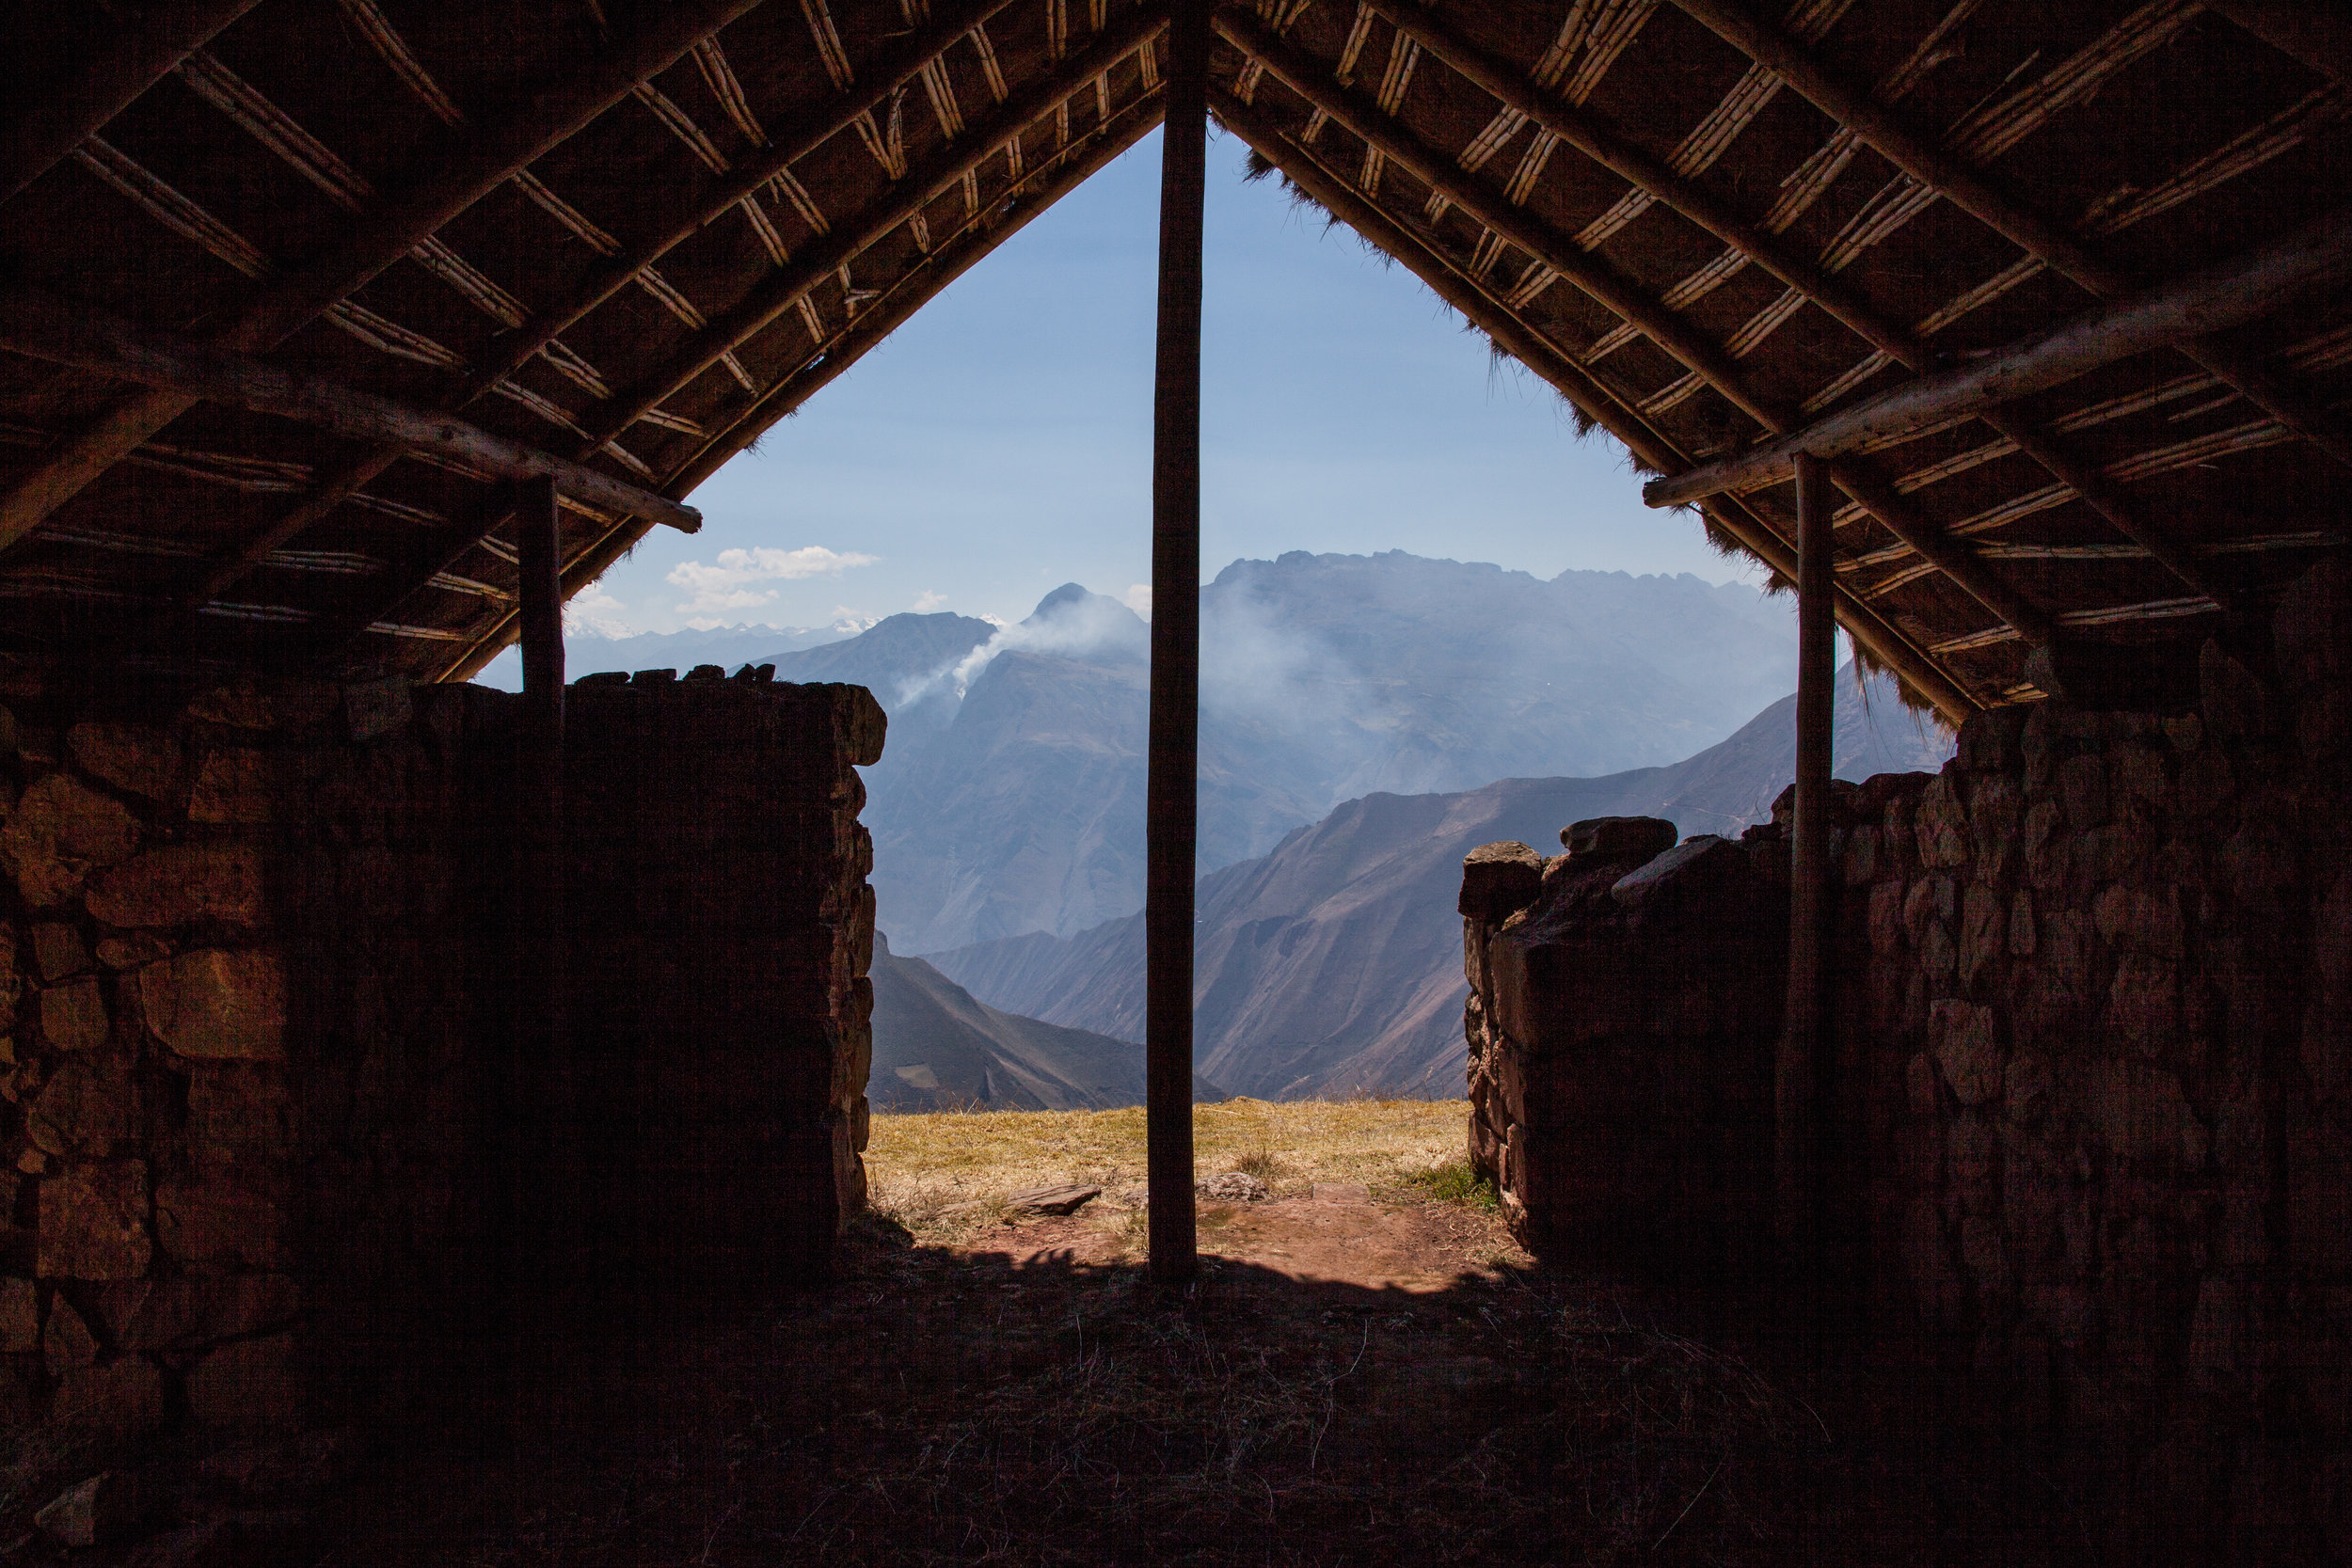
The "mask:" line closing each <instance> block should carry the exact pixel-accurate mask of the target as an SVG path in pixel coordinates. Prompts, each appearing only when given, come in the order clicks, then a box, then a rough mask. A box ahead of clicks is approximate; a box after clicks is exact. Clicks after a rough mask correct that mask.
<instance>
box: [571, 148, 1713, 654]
mask: <svg viewBox="0 0 2352 1568" xmlns="http://www.w3.org/2000/svg"><path fill="white" fill-rule="evenodd" d="M1243 157H1244V150H1243V148H1242V145H1241V143H1240V142H1239V141H1237V140H1235V139H1233V138H1232V137H1218V138H1216V139H1214V140H1213V141H1212V142H1211V144H1210V149H1209V175H1210V179H1209V211H1208V252H1207V268H1208V285H1207V297H1206V303H1205V312H1206V318H1205V322H1204V326H1203V340H1204V348H1203V360H1204V363H1203V388H1202V404H1203V422H1202V446H1203V460H1202V461H1203V475H1202V490H1203V494H1202V526H1201V533H1202V543H1201V559H1202V565H1203V570H1204V573H1205V574H1206V575H1209V576H1214V575H1215V574H1216V571H1217V570H1218V569H1219V568H1220V567H1222V566H1223V565H1224V564H1225V563H1226V562H1230V561H1232V560H1234V559H1235V558H1237V557H1241V556H1260V557H1267V556H1274V555H1279V554H1280V553H1281V552H1283V551H1285V550H1294V549H1305V550H1316V551H1327V550H1328V551H1350V552H1370V551H1374V550H1385V549H1404V550H1409V551H1411V552H1413V553H1415V554H1419V555H1428V556H1440V557H1451V558H1453V559H1455V560H1462V561H1490V562H1497V563H1499V564H1501V565H1503V566H1506V567H1515V568H1518V569H1522V570H1526V571H1530V572H1534V573H1536V574H1538V575H1539V576H1543V577H1550V576H1553V575H1554V574H1556V573H1558V572H1560V571H1562V570H1564V569H1566V568H1568V567H1581V568H1595V569H1602V570H1613V571H1615V570H1622V571H1629V572H1637V573H1639V572H1694V573H1696V574H1698V575H1699V576H1701V577H1703V578H1707V579H1708V580H1709V581H1723V580H1725V579H1727V578H1734V577H1743V578H1745V577H1749V574H1747V573H1744V572H1742V571H1741V570H1740V567H1739V566H1738V565H1737V563H1735V562H1728V561H1725V560H1724V559H1723V558H1721V557H1720V556H1717V555H1715V554H1714V553H1713V552H1712V551H1711V550H1709V549H1708V547H1707V546H1706V544H1705V542H1704V541H1703V540H1702V539H1701V537H1700V533H1699V527H1698V524H1697V523H1696V521H1694V520H1693V519H1692V518H1690V517H1687V516H1681V515H1668V514H1660V513H1653V512H1649V511H1646V510H1645V508H1644V507H1643V506H1642V504H1641V498H1640V495H1639V484H1638V482H1637V481H1636V479H1635V477H1634V475H1633V473H1632V471H1631V470H1630V468H1629V467H1628V466H1627V464H1626V461H1625V456H1624V453H1623V452H1622V451H1621V450H1620V449H1618V448H1617V447H1616V446H1615V444H1614V443H1613V442H1611V441H1609V440H1608V439H1607V438H1606V437H1599V436H1596V437H1592V438H1589V439H1583V440H1580V439H1578V437H1577V436H1576V435H1575V432H1574V429H1573V427H1572V426H1571V425H1570V424H1569V422H1568V420H1567V416H1566V411H1565V409H1564V408H1563V407H1562V406H1561V405H1560V404H1559V403H1558V402H1557V400H1556V399H1555V398H1554V396H1553V395H1552V393H1551V391H1550V389H1549V388H1547V387H1545V386H1543V385H1542V384H1541V383H1538V382H1536V381H1534V379H1533V378H1532V377H1529V376H1527V375H1526V374H1525V373H1524V372H1519V371H1518V370H1516V369H1515V368H1513V367H1508V366H1502V367H1498V366H1496V365H1494V364H1493V363H1492V362H1491V361H1490V360H1489V358H1488V356H1487V353H1486V344H1485V341H1483V340H1482V339H1479V338H1477V337H1474V336H1472V335H1470V334H1469V333H1467V332H1465V331H1464V330H1463V329H1462V325H1461V323H1460V321H1459V320H1458V319H1457V318H1455V317H1454V315H1453V314H1452V312H1450V311H1449V310H1447V309H1445V308H1444V307H1443V306H1442V305H1441V304H1439V303H1438V299H1437V298H1436V296H1435V295H1433V294H1431V293H1429V292H1428V291H1427V290H1426V289H1424V288H1423V287H1422V285H1421V284H1420V283H1419V281H1417V280H1416V279H1415V278H1413V277H1411V275H1410V274H1408V273H1406V271H1405V270H1404V269H1403V268H1401V267H1398V268H1392V267H1388V266H1384V265H1383V264H1382V262H1381V261H1380V259H1379V258H1377V257H1376V256H1375V255H1373V254H1372V253H1371V252H1369V251H1367V250H1366V249H1365V248H1364V247H1363V246H1362V245H1359V243H1358V242H1357V240H1356V238H1355V237H1354V235H1353V234H1352V233H1350V232H1348V231H1347V230H1331V231H1329V232H1326V231H1325V229H1324V226H1323V223H1322V221H1321V219H1320V218H1319V217H1317V216H1315V215H1314V214H1311V213H1307V212H1301V211H1299V210H1296V209H1294V208H1293V207H1292V206H1291V205H1290V203H1289V201H1288V199H1287V198H1285V197H1284V195H1283V193H1282V192H1281V190H1280V189H1279V187H1278V186H1277V185H1276V184H1275V183H1274V182H1270V181H1269V182H1260V183H1257V184H1246V183H1244V182H1243V181H1242V180H1241V178H1240V171H1241V166H1242V160H1243ZM1158 200H1159V138H1158V135H1157V134H1156V133H1155V134H1153V135H1152V136H1151V137H1149V138H1148V139H1146V140H1145V141H1144V142H1143V143H1142V144H1140V145H1139V146H1137V147H1136V149H1135V150H1133V151H1131V152H1129V153H1128V154H1127V155H1126V156H1125V157H1123V158H1121V159H1120V161H1119V162H1118V163H1116V164H1114V165H1112V166H1110V167H1108V168H1106V169H1104V171H1103V172H1102V173H1101V174H1099V175H1097V176H1096V177H1095V178H1094V179H1093V180H1091V181H1090V182H1088V183H1087V184H1086V185H1085V186H1084V187H1082V188H1081V189H1079V190H1078V191H1077V192H1075V193H1073V195H1071V196H1070V197H1068V198H1064V200H1063V201H1062V202H1061V204H1060V205H1059V206H1057V208H1055V209H1054V210H1053V211H1052V212H1049V213H1047V214H1044V215H1042V216H1041V217H1040V218H1038V219H1037V220H1036V221H1035V222H1033V223H1032V224H1030V226H1029V227H1028V228H1027V229H1025V230H1023V231H1022V232H1021V233H1020V234H1018V235H1016V236H1015V237H1014V238H1013V239H1012V240H1011V241H1009V243H1008V244H1007V245H1005V246H1004V248H1002V249H1001V250H999V251H998V252H997V253H996V254H995V255H994V256H992V257H990V258H989V259H988V260H987V261H983V262H981V263H980V264H979V265H978V266H977V267H976V268H975V269H973V271H972V272H971V273H969V274H967V275H966V276H965V277H963V278H962V279H961V280H960V281H959V282H958V283H957V284H956V285H955V286H954V287H953V288H951V289H949V290H948V291H947V292H946V293H944V294H943V295H941V297H940V298H938V299H936V300H934V301H932V302H931V304H930V305H929V306H928V307H926V308H925V309H923V310H922V312H921V313H920V314H918V315H917V316H916V317H915V319H914V321H913V322H911V323H909V324H908V325H906V326H904V327H902V328H900V329H899V331H898V333H897V334H895V335H894V336H893V337H892V338H891V339H890V340H889V341H886V342H884V343H883V344H882V345H881V346H880V347H878V348H876V349H875V350H874V351H873V352H872V353H870V354H869V355H867V356H866V358H865V359H864V360H863V361H862V362H861V363H859V364H858V365H856V366H855V367H853V368H852V369H851V370H850V372H849V373H847V374H846V375H844V376H843V377H842V378H841V379H840V380H839V381H837V382H835V383H834V385H833V386H832V387H830V388H827V389H826V390H824V391H823V392H821V393H819V394H818V396H817V397H816V398H815V399H813V400H811V402H810V403H809V404H808V405H807V406H806V407H805V408H803V410H802V411H801V412H800V413H799V414H798V415H797V416H795V417H794V418H792V419H789V420H785V421H784V422H783V423H781V424H779V425H778V426H777V427H776V428H775V429H774V430H772V431H771V432H770V433H769V435H768V437H767V439H766V440H765V441H764V442H762V443H761V446H760V450H759V451H756V452H748V453H745V454H743V455H741V456H739V457H738V458H736V459H735V461H734V462H732V463H730V464H729V465H728V466H727V467H725V468H724V469H723V470H722V471H721V472H720V473H719V474H718V475H716V476H715V477H714V478H712V479H711V480H710V481H709V482H708V483H706V484H705V485H704V486H703V487H702V489H701V490H699V491H698V492H696V493H695V495H694V497H693V498H692V499H693V501H694V503H695V504H696V505H698V506H700V507H701V508H702V509H703V512H704V515H705V519H706V520H705V523H704V527H703V531H701V532H700V533H699V534H695V535H692V536H687V535H682V534H678V533H676V532H674V531H669V530H659V529H658V530H656V531H654V533H653V534H652V535H651V536H650V537H649V538H648V539H647V540H646V541H645V542H644V544H643V545H641V546H639V547H638V549H637V551H636V553H635V554H634V555H632V556H631V557H629V558H628V560H626V561H624V562H621V563H620V564H618V565H616V566H615V567H614V568H613V569H612V571H611V572H609V573H607V574H606V576H605V578H604V579H603V580H602V581H601V582H599V583H598V584H596V585H595V586H594V587H592V588H591V589H589V590H587V591H586V592H584V593H582V594H580V596H579V597H577V598H576V599H575V600H574V601H573V612H572V621H573V625H574V626H575V628H576V629H579V630H595V631H598V632H602V633H604V634H606V635H608V636H617V635H625V634H627V633H628V632H635V631H673V630H677V629H680V628H682V627H686V626H732V625H736V624H738V623H751V624H755V625H758V624H765V625H771V626H823V625H828V624H832V623H835V622H838V621H841V620H844V619H849V620H853V621H858V622H866V621H870V620H872V619H876V618H879V617H881V616H883V615H888V614H892V613H895V612H897V611H898V610H913V609H924V610H932V609H936V610H958V611H961V612H962V613H964V614H967V615H990V616H994V617H998V618H1001V619H1005V620H1018V619H1020V618H1021V617H1023V616H1025V615H1026V614H1027V613H1028V612H1029V610H1030V609H1031V608H1032V607H1033V606H1034V605H1035V604H1036V602H1037V600H1038V599H1039V598H1040V597H1041V596H1042V595H1043V594H1045V593H1046V592H1047V591H1048V590H1050V589H1052V588H1054V587H1055V586H1057V585H1058V584H1060V583H1062V582H1066V581H1072V580H1075V581H1078V582H1082V583H1084V584H1086V585H1087V586H1088V587H1089V588H1092V589H1094V590H1096V591H1097V592H1100V593H1105V594H1113V595H1117V596H1120V597H1125V598H1128V599H1130V601H1131V602H1136V601H1139V600H1141V599H1142V597H1143V594H1142V593H1141V589H1140V585H1142V584H1144V583H1145V582H1146V581H1147V579H1148V578H1149V576H1150V570H1149V567H1150V558H1151V557H1150V529H1151V497H1150V478H1151V417H1152V312H1153V288H1154V278H1155V255H1154V243H1155V236H1154V229H1155V226H1156V220H1157V214H1158ZM1751 580H1753V578H1751Z"/></svg>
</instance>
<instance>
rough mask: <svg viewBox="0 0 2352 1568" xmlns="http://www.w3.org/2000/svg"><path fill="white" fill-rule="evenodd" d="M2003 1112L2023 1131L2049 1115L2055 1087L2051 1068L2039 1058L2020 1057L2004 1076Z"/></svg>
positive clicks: (2011, 1062)
mask: <svg viewBox="0 0 2352 1568" xmlns="http://www.w3.org/2000/svg"><path fill="white" fill-rule="evenodd" d="M2001 1082H2002V1109H2003V1111H2004V1112H2005V1113H2006V1114H2007V1115H2008V1117H2009V1119H2010V1120H2011V1121H2013V1122H2015V1123H2017V1124H2018V1125H2019V1126H2021V1127H2033V1126H2037V1125H2039V1124H2040V1123H2041V1122H2042V1120H2043V1119H2044V1118H2045V1117H2048V1116H2049V1114H2050V1105H2051V1101H2052V1097H2053V1096H2054V1094H2055V1093H2056V1085H2054V1084H2053V1082H2052V1081H2051V1078H2050V1066H2049V1064H2048V1063H2047V1062H2044V1061H2043V1060H2042V1058H2041V1057H2039V1056H2017V1057H2014V1058H2012V1059H2011V1060H2010V1064H2009V1066H2008V1068H2007V1069H2005V1070H2004V1072H2003V1074H2002V1081H2001Z"/></svg>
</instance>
